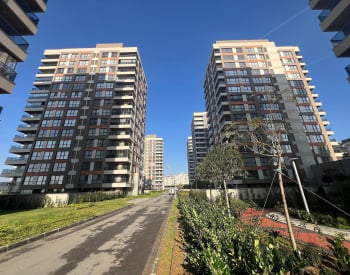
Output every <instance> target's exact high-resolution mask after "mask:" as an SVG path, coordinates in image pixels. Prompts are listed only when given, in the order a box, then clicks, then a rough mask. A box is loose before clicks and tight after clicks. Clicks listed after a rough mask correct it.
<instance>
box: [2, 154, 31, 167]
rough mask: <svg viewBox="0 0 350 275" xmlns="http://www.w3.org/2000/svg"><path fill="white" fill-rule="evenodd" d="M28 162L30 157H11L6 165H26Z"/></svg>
mask: <svg viewBox="0 0 350 275" xmlns="http://www.w3.org/2000/svg"><path fill="white" fill-rule="evenodd" d="M27 161H28V155H25V156H23V157H9V158H7V159H6V161H5V164H6V165H26V164H27Z"/></svg>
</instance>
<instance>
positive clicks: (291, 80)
mask: <svg viewBox="0 0 350 275" xmlns="http://www.w3.org/2000/svg"><path fill="white" fill-rule="evenodd" d="M314 89H315V87H314V86H313V85H312V84H311V78H310V77H309V75H308V70H306V69H305V63H304V62H303V61H302V56H301V55H300V53H299V48H298V47H292V46H288V47H277V46H276V45H275V44H274V43H273V42H270V41H268V40H232V41H230V40H229V41H217V42H216V43H215V44H213V50H212V53H211V57H210V60H209V64H208V67H207V72H206V77H205V83H204V94H205V102H206V110H207V115H208V125H209V132H208V139H209V146H210V147H212V146H213V145H214V144H216V143H220V142H221V141H222V139H223V138H224V135H222V133H223V131H224V127H225V126H226V125H230V124H231V123H232V122H237V121H250V120H252V119H253V118H257V117H260V118H263V119H268V120H273V121H274V123H276V124H278V125H279V126H280V127H283V125H285V127H288V129H289V131H288V134H284V135H283V136H282V147H283V149H284V152H285V154H284V157H285V162H284V163H285V164H286V167H287V170H288V172H289V174H290V175H291V176H292V175H293V172H292V169H291V166H290V163H289V161H288V159H289V158H291V157H293V158H294V157H297V158H299V160H300V162H299V164H300V163H301V164H302V165H300V167H299V169H300V170H301V171H302V173H301V174H302V175H303V177H304V178H305V176H306V178H309V179H311V178H312V171H311V169H310V166H311V165H313V164H317V163H323V162H328V161H332V160H334V159H336V156H335V154H334V151H333V148H332V144H331V142H330V140H329V137H328V136H329V135H331V134H333V132H332V131H331V130H329V129H326V128H325V126H326V125H328V124H329V122H328V120H325V119H322V117H323V116H324V115H325V112H324V111H323V110H322V109H320V106H321V105H322V104H321V102H320V101H319V100H317V97H318V94H317V93H316V92H315V91H314ZM271 93H274V94H275V93H277V94H278V95H279V96H280V98H281V100H280V102H276V104H273V105H272V108H273V109H272V110H271V105H270V104H267V103H268V99H269V98H270V97H271ZM267 126H268V127H273V125H270V126H269V125H267ZM242 157H243V160H244V163H245V169H246V170H247V172H248V176H247V179H245V180H243V182H244V183H259V182H262V183H263V182H269V181H270V179H271V176H272V174H271V162H270V160H269V159H268V158H267V157H265V156H257V155H254V154H252V153H249V152H245V153H243V152H242Z"/></svg>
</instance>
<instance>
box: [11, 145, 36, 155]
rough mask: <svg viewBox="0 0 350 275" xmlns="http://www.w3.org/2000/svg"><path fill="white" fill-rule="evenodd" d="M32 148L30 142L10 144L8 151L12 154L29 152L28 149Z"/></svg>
mask: <svg viewBox="0 0 350 275" xmlns="http://www.w3.org/2000/svg"><path fill="white" fill-rule="evenodd" d="M31 148H32V144H28V145H25V146H18V145H17V146H11V148H10V153H12V154H23V153H27V154H29V153H30V149H31Z"/></svg>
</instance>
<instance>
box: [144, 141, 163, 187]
mask: <svg viewBox="0 0 350 275" xmlns="http://www.w3.org/2000/svg"><path fill="white" fill-rule="evenodd" d="M144 178H145V183H144V184H145V185H146V186H149V187H151V189H154V190H163V186H164V142H163V138H161V137H157V135H147V136H146V138H145V153H144Z"/></svg>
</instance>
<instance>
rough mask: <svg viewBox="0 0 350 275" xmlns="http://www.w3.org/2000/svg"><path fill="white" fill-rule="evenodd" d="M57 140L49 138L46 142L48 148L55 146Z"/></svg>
mask: <svg viewBox="0 0 350 275" xmlns="http://www.w3.org/2000/svg"><path fill="white" fill-rule="evenodd" d="M55 145H56V141H55V140H48V141H47V144H46V148H55Z"/></svg>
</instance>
